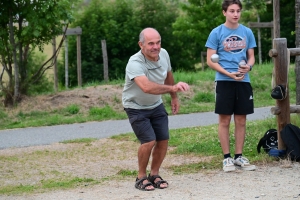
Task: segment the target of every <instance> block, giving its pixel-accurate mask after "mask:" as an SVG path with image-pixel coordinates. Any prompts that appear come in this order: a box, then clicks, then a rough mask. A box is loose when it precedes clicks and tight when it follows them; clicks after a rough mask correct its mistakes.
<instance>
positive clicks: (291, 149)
mask: <svg viewBox="0 0 300 200" xmlns="http://www.w3.org/2000/svg"><path fill="white" fill-rule="evenodd" d="M280 136H281V139H282V141H283V143H284V144H285V146H286V155H287V156H288V157H290V158H291V160H293V161H300V128H299V127H297V126H295V125H293V124H287V125H286V126H285V127H284V128H283V129H282V130H281V131H280Z"/></svg>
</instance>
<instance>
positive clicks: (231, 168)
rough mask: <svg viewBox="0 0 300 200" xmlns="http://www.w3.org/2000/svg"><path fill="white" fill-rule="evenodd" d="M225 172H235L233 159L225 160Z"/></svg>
mask: <svg viewBox="0 0 300 200" xmlns="http://www.w3.org/2000/svg"><path fill="white" fill-rule="evenodd" d="M223 170H224V172H232V171H234V170H235V166H234V163H233V159H232V158H225V159H224V160H223Z"/></svg>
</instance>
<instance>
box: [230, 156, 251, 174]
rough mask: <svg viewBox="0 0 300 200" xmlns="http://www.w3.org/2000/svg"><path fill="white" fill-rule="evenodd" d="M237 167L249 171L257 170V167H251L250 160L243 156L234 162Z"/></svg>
mask: <svg viewBox="0 0 300 200" xmlns="http://www.w3.org/2000/svg"><path fill="white" fill-rule="evenodd" d="M233 163H234V165H235V166H238V167H239V168H241V169H243V170H247V171H252V170H255V169H256V167H255V165H251V164H250V162H249V160H248V159H247V158H245V157H243V156H240V157H238V158H237V159H234V160H233Z"/></svg>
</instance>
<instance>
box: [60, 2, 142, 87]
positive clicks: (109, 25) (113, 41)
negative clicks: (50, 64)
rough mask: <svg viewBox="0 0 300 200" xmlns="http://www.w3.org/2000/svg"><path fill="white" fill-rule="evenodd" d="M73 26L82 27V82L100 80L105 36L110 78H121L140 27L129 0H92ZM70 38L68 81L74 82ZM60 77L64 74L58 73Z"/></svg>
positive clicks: (73, 49) (71, 41)
mask: <svg viewBox="0 0 300 200" xmlns="http://www.w3.org/2000/svg"><path fill="white" fill-rule="evenodd" d="M72 26H74V27H76V26H80V27H82V35H81V58H82V82H83V83H88V82H93V81H102V80H103V57H102V49H101V48H102V47H101V40H106V46H107V57H108V68H109V77H110V79H112V80H114V79H121V78H122V79H123V78H124V76H125V66H126V64H127V62H128V59H129V57H130V55H132V54H134V53H135V52H137V51H138V49H139V47H138V44H137V38H138V32H139V31H140V27H139V26H138V25H137V19H136V18H135V16H134V15H133V1H131V0H115V1H111V0H93V1H91V2H90V4H89V5H88V6H87V7H86V8H85V9H84V10H83V11H82V12H81V13H79V15H77V16H76V20H75V21H74V23H73V24H72ZM68 41H69V83H70V87H72V85H75V84H74V83H76V81H77V78H76V74H77V72H76V69H77V63H76V38H74V37H70V39H68ZM59 78H60V81H63V80H64V74H63V73H60V74H59Z"/></svg>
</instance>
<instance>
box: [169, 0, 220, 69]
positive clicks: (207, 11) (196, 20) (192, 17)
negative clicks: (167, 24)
mask: <svg viewBox="0 0 300 200" xmlns="http://www.w3.org/2000/svg"><path fill="white" fill-rule="evenodd" d="M181 8H182V11H183V13H182V14H181V16H180V17H178V18H177V19H176V22H175V23H174V24H173V29H174V31H173V34H174V35H175V36H177V37H178V38H179V39H178V41H177V43H178V48H180V49H185V52H184V57H187V58H189V60H190V64H191V65H190V68H193V67H194V65H195V64H196V63H198V62H199V61H200V60H199V59H200V56H199V55H200V53H201V51H205V52H206V48H205V43H206V40H207V38H208V36H209V33H210V32H211V30H212V29H213V28H215V27H217V26H219V25H220V24H221V23H222V22H224V16H223V15H222V8H221V0H214V1H211V0H200V1H199V0H188V3H183V4H182V6H181Z"/></svg>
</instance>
